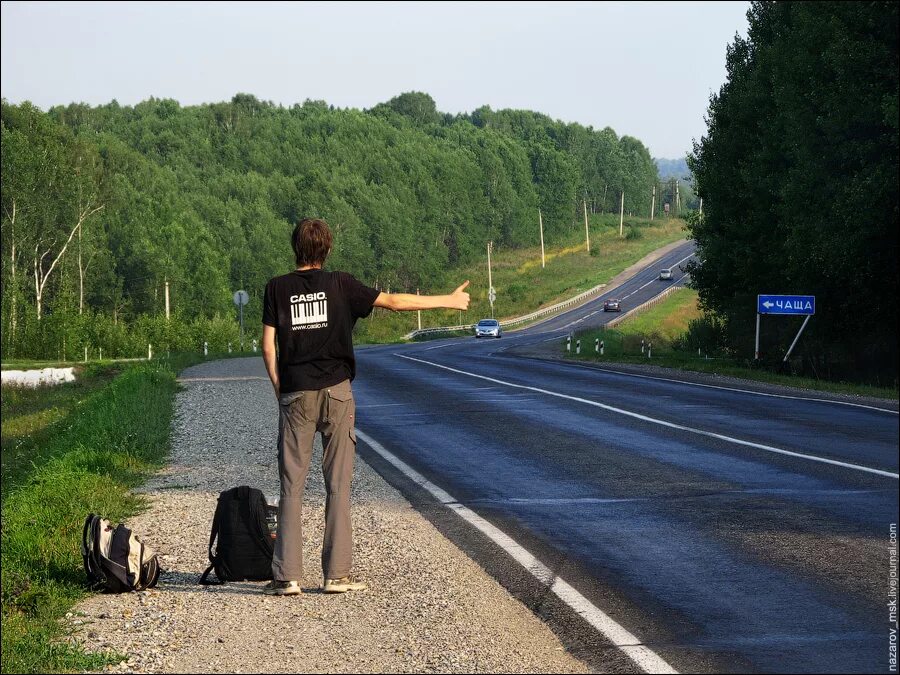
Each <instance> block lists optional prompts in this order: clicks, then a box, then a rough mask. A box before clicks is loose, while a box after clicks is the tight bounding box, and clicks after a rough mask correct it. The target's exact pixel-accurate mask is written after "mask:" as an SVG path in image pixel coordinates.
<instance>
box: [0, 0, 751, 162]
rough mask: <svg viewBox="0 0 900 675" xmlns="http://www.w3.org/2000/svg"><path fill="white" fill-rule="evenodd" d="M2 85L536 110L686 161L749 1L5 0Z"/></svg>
mask: <svg viewBox="0 0 900 675" xmlns="http://www.w3.org/2000/svg"><path fill="white" fill-rule="evenodd" d="M0 7H2V17H0V32H2V41H0V53H2V60H0V94H2V96H3V97H4V98H5V99H6V100H7V101H9V102H11V103H19V102H21V101H25V100H28V101H31V102H32V103H34V104H35V105H37V106H39V107H40V108H42V109H44V110H46V109H47V108H49V107H50V106H53V105H59V104H67V103H71V102H84V103H89V104H92V105H98V104H102V103H108V102H109V101H111V100H112V99H116V100H117V101H118V102H119V103H120V104H122V105H133V104H135V103H138V102H140V101H142V100H145V99H147V98H149V97H151V96H155V97H157V98H173V99H176V100H177V101H179V102H180V103H181V104H182V105H193V104H199V103H209V102H216V101H227V100H230V99H231V98H232V96H234V95H235V94H236V93H239V92H240V93H250V94H253V95H255V96H256V97H257V98H259V99H262V100H266V101H273V102H275V103H281V104H283V105H285V106H289V105H292V104H294V103H302V102H303V101H304V100H306V99H318V100H325V101H327V102H328V103H330V104H332V105H334V106H337V107H341V108H346V107H352V108H370V107H372V106H374V105H375V104H377V103H380V102H383V101H387V100H388V99H390V98H392V97H394V96H396V95H397V94H400V93H403V92H405V91H424V92H427V93H428V94H430V95H431V96H432V97H433V98H434V99H435V101H436V102H437V107H438V110H440V111H442V112H449V113H459V112H471V111H472V110H474V109H476V108H478V107H480V106H482V105H489V106H490V107H491V108H493V109H495V110H497V109H502V108H518V109H529V110H535V111H538V112H542V113H545V114H547V115H550V116H551V117H553V118H556V119H561V120H563V121H566V122H579V123H581V124H583V125H585V126H593V127H594V128H595V129H602V128H603V127H606V126H609V127H612V128H613V129H614V130H615V131H616V133H618V134H619V135H626V134H627V135H630V136H634V137H636V138H638V139H640V140H641V141H643V143H644V144H645V145H646V146H647V147H648V148H649V149H650V153H651V154H652V155H653V156H654V157H666V158H675V157H683V156H684V155H685V153H687V152H689V151H690V149H691V143H692V140H694V139H697V140H699V138H700V137H701V136H702V135H703V134H704V132H705V129H706V124H705V122H704V119H703V118H704V115H705V113H706V109H707V106H708V103H709V97H710V95H711V94H712V93H715V92H717V91H718V90H719V87H720V86H721V85H722V84H723V83H724V81H725V49H726V46H727V45H728V44H729V43H730V42H732V41H733V40H734V36H735V34H736V33H737V34H740V35H742V36H746V32H747V19H746V12H747V9H748V7H749V3H747V2H659V3H657V2H628V3H619V2H605V3H567V2H528V3H525V2H500V3H468V2H460V3H455V2H453V3H451V2H447V3H426V2H400V3H388V2H385V3H380V2H364V3H312V2H309V3H296V4H295V3H280V2H277V3H265V2H253V3H243V2H196V3H187V2H185V3H167V2H153V3H142V2H104V3H85V2H66V3H51V2H3V3H2V5H0Z"/></svg>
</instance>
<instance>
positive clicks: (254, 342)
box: [253, 340, 256, 354]
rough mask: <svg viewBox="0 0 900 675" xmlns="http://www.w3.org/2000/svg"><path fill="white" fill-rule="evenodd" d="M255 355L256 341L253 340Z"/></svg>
mask: <svg viewBox="0 0 900 675" xmlns="http://www.w3.org/2000/svg"><path fill="white" fill-rule="evenodd" d="M253 353H254V354H255V353H256V340H253Z"/></svg>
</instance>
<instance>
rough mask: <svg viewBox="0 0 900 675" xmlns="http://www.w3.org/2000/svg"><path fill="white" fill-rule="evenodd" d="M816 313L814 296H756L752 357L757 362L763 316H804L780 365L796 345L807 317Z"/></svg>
mask: <svg viewBox="0 0 900 675" xmlns="http://www.w3.org/2000/svg"><path fill="white" fill-rule="evenodd" d="M815 313H816V296H814V295H757V296H756V350H755V354H754V356H753V358H754V360H755V361H759V321H760V316H762V315H763V314H791V315H794V316H806V319H804V320H803V325H802V326H800V330H799V331H797V336H796V337H795V338H794V341H793V342H792V343H791V346H790V347H789V348H788V350H787V353H786V354H785V355H784V359H783V360H782V363H787V360H788V358H789V357H790V355H791V352H792V351H794V347H795V346H796V345H797V341H798V340H799V339H800V335H801V334H802V333H803V329H804V328H806V324H807V323H809V317H811V316H812V315H813V314H815Z"/></svg>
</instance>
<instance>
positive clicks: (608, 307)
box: [603, 298, 622, 312]
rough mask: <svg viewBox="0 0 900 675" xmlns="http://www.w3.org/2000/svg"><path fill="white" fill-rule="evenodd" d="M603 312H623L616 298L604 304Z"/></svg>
mask: <svg viewBox="0 0 900 675" xmlns="http://www.w3.org/2000/svg"><path fill="white" fill-rule="evenodd" d="M603 311H604V312H621V311H622V306H621V305H620V304H619V301H618V300H616V299H615V298H610V299H609V300H607V301H606V302H604V303H603Z"/></svg>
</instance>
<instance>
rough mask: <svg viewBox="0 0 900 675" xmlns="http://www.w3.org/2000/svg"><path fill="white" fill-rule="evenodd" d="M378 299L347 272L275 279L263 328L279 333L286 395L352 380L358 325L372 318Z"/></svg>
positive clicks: (310, 271)
mask: <svg viewBox="0 0 900 675" xmlns="http://www.w3.org/2000/svg"><path fill="white" fill-rule="evenodd" d="M377 297H378V291H377V290H375V289H374V288H369V287H368V286H365V285H364V284H362V283H360V282H359V281H357V280H356V279H355V278H354V277H353V276H352V275H350V274H347V273H346V272H326V271H324V270H321V269H306V270H295V271H293V272H290V273H288V274H283V275H281V276H278V277H274V278H273V279H271V280H270V281H269V283H268V284H267V285H266V292H265V300H264V307H263V323H264V324H266V325H268V326H272V327H274V328H275V329H276V331H277V339H278V348H279V352H280V353H279V357H278V371H279V379H280V383H281V387H280V390H281V393H283V394H284V393H290V392H293V391H301V390H312V389H324V388H325V387H329V386H332V385H334V384H337V383H338V382H342V381H343V380H347V379H349V380H352V379H353V378H354V376H355V374H356V371H355V359H354V356H353V326H354V325H355V323H356V321H357V319H360V318H363V317H366V316H368V315H369V314H370V313H371V311H372V303H374V302H375V299H376V298H377Z"/></svg>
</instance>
